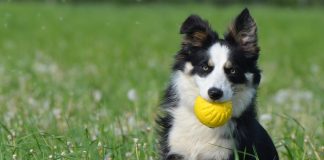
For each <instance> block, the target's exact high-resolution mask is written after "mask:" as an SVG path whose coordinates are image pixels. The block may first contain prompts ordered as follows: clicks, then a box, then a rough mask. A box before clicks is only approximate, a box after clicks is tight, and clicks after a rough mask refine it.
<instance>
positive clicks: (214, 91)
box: [208, 87, 223, 100]
mask: <svg viewBox="0 0 324 160" xmlns="http://www.w3.org/2000/svg"><path fill="white" fill-rule="evenodd" d="M208 96H209V97H210V99H212V100H217V99H219V98H221V97H222V96H223V91H222V90H220V89H218V88H215V87H213V88H210V89H209V90H208Z"/></svg>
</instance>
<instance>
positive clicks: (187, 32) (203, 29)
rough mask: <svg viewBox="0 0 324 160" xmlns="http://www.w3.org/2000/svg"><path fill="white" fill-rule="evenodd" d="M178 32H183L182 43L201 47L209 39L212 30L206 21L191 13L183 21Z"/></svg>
mask: <svg viewBox="0 0 324 160" xmlns="http://www.w3.org/2000/svg"><path fill="white" fill-rule="evenodd" d="M180 33H181V34H184V37H183V42H182V45H190V46H194V47H202V46H203V44H204V43H205V42H206V41H208V39H210V34H211V33H212V30H211V28H210V26H209V24H208V22H207V21H204V20H202V19H201V18H200V17H199V16H197V15H191V16H189V17H188V18H187V19H186V20H185V21H184V22H183V24H182V26H181V29H180Z"/></svg>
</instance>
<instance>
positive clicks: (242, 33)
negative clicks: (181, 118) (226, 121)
mask: <svg viewBox="0 0 324 160" xmlns="http://www.w3.org/2000/svg"><path fill="white" fill-rule="evenodd" d="M180 33H181V34H183V35H184V36H183V41H182V48H181V50H180V51H179V52H178V54H177V55H176V64H175V66H174V69H175V70H180V71H182V72H183V73H185V74H187V75H189V76H190V77H191V78H192V81H193V83H194V85H195V86H196V88H197V92H199V93H198V94H199V95H200V96H202V97H203V98H205V99H206V100H209V101H228V100H236V101H245V99H247V100H246V101H248V100H249V101H251V99H252V98H253V96H254V95H255V89H256V88H257V86H258V84H259V82H260V70H259V69H258V67H257V59H258V56H259V47H258V43H257V27H256V23H255V21H254V20H253V18H252V17H251V15H250V13H249V11H248V9H244V10H243V11H242V12H241V13H240V14H239V15H238V16H237V17H236V18H235V20H234V21H233V23H232V24H231V25H230V26H229V28H228V32H227V33H226V34H225V36H224V38H220V37H219V36H218V34H217V33H216V32H215V31H213V30H212V29H211V27H210V25H209V24H208V22H207V21H205V20H202V19H201V18H200V17H199V16H196V15H191V16H189V17H188V18H187V19H186V20H185V21H184V22H183V24H182V26H181V29H180ZM246 96H248V97H246ZM234 103H235V102H234ZM243 103H244V102H243ZM246 103H247V102H246ZM242 109H243V108H242ZM238 112H239V111H238ZM238 114H239V113H238Z"/></svg>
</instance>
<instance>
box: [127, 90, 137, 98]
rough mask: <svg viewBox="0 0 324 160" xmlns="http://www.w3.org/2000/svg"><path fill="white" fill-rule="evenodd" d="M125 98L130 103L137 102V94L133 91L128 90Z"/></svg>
mask: <svg viewBox="0 0 324 160" xmlns="http://www.w3.org/2000/svg"><path fill="white" fill-rule="evenodd" d="M127 97H128V99H129V100H130V101H136V100H137V93H136V90H135V89H130V90H129V91H128V92H127Z"/></svg>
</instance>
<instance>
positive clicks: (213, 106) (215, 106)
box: [194, 96, 232, 128]
mask: <svg viewBox="0 0 324 160" xmlns="http://www.w3.org/2000/svg"><path fill="white" fill-rule="evenodd" d="M194 112H195V115H196V117H197V118H198V120H199V121H200V122H201V123H202V124H204V125H206V126H208V127H210V128H215V127H219V126H222V125H224V124H225V123H226V122H227V121H228V120H229V119H230V118H231V115H232V101H226V102H209V101H207V100H205V99H203V98H202V97H201V96H198V97H197V98H196V101H195V106H194Z"/></svg>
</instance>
